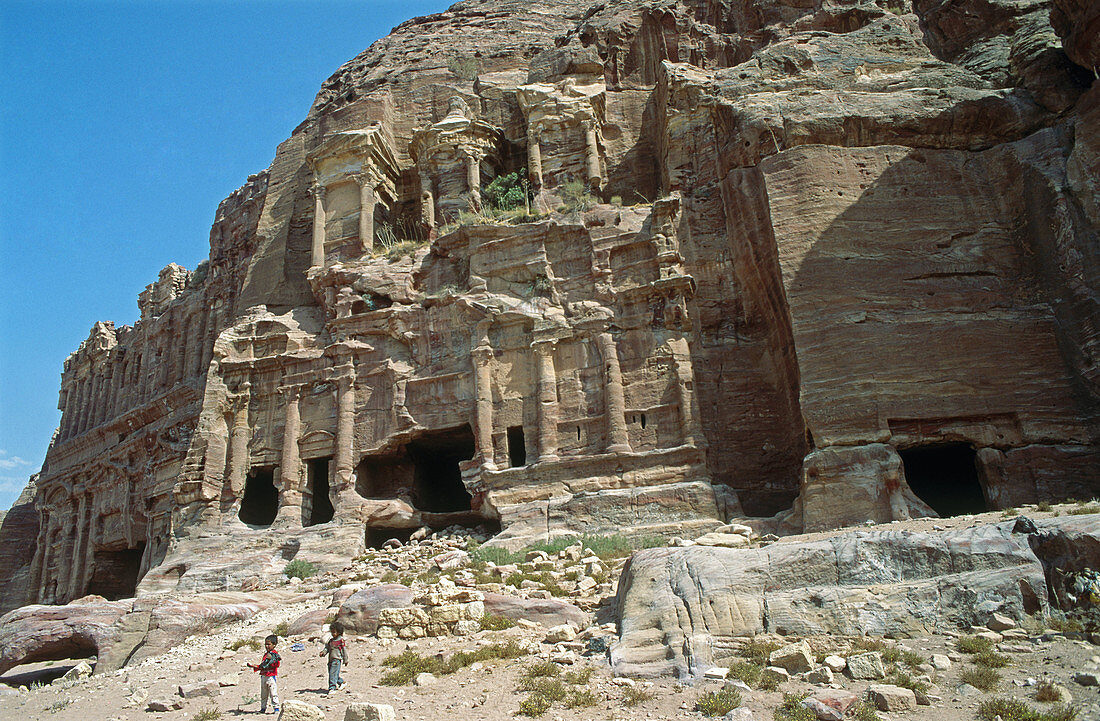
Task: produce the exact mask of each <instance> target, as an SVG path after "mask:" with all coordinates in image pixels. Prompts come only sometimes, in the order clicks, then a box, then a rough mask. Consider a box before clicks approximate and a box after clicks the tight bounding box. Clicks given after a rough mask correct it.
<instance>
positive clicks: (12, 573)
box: [0, 478, 38, 615]
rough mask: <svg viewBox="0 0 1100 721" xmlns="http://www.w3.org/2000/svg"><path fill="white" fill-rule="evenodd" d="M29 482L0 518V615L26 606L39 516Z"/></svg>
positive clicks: (32, 487) (33, 486) (33, 485)
mask: <svg viewBox="0 0 1100 721" xmlns="http://www.w3.org/2000/svg"><path fill="white" fill-rule="evenodd" d="M34 495H35V481H34V479H33V478H32V479H31V482H30V483H28V484H27V487H26V488H24V489H23V492H22V493H20V494H19V498H17V499H15V503H13V504H12V507H11V509H10V510H8V512H7V513H5V514H4V515H3V516H2V517H0V578H3V579H6V580H7V582H6V583H5V584H4V585H3V586H2V587H0V615H3V614H5V613H7V612H8V611H10V610H12V609H14V608H18V607H20V606H22V605H23V604H24V603H27V601H28V599H27V588H28V581H29V580H30V570H31V563H32V562H33V561H34V550H35V541H36V539H37V538H38V513H36V512H35V509H34Z"/></svg>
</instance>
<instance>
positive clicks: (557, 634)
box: [543, 623, 577, 643]
mask: <svg viewBox="0 0 1100 721" xmlns="http://www.w3.org/2000/svg"><path fill="white" fill-rule="evenodd" d="M576 637H577V629H575V628H573V624H571V623H563V624H561V625H558V626H554V627H553V628H551V629H550V630H548V631H547V632H546V638H544V639H543V640H544V641H545V642H546V643H562V642H563V641H572V640H573V639H575V638H576Z"/></svg>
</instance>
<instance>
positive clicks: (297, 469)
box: [275, 386, 302, 528]
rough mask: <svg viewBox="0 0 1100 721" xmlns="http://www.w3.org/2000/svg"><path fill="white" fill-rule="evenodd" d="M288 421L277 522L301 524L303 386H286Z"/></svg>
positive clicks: (284, 440) (286, 423)
mask: <svg viewBox="0 0 1100 721" xmlns="http://www.w3.org/2000/svg"><path fill="white" fill-rule="evenodd" d="M281 390H283V392H284V393H285V394H286V422H285V423H284V425H283V448H282V454H281V456H280V458H279V466H280V468H279V512H278V514H277V515H276V517H275V523H277V524H278V525H280V526H284V527H285V526H290V527H292V528H298V527H300V526H301V525H302V489H301V475H302V461H301V457H300V456H299V455H298V436H299V434H300V433H301V430H302V423H301V418H300V416H299V414H298V398H299V396H300V395H301V388H299V387H297V386H289V387H286V388H284V389H281Z"/></svg>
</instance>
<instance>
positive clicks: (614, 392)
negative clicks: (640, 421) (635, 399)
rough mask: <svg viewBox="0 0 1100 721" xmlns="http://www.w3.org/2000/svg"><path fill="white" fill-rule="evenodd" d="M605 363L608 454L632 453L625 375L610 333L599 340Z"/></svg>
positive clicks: (603, 334)
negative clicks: (624, 382) (624, 388)
mask: <svg viewBox="0 0 1100 721" xmlns="http://www.w3.org/2000/svg"><path fill="white" fill-rule="evenodd" d="M597 341H598V343H599V346H600V355H601V356H602V357H603V363H604V373H605V377H604V393H605V405H606V407H607V452H608V453H630V451H631V448H630V440H629V438H628V436H627V434H626V398H625V397H624V395H623V374H622V371H621V370H620V369H619V351H618V349H617V348H616V347H615V339H614V338H612V337H611V334H610V333H600V335H599V338H598V339H597Z"/></svg>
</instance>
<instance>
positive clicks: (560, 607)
mask: <svg viewBox="0 0 1100 721" xmlns="http://www.w3.org/2000/svg"><path fill="white" fill-rule="evenodd" d="M484 603H485V613H486V614H487V615H489V616H503V617H505V618H510V619H512V620H513V621H519V620H520V619H523V620H526V621H534V622H536V623H540V624H542V625H543V626H560V625H561V624H563V623H570V622H572V623H573V624H574V625H575V626H576V627H577V628H584V627H586V626H588V622H589V616H588V614H587V613H585V612H584V611H582V610H580V609H579V608H577V607H576V606H574V605H573V604H571V603H566V602H565V601H560V600H558V599H556V598H519V597H518V596H504V595H502V594H499V593H488V592H487V593H485V601H484Z"/></svg>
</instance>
